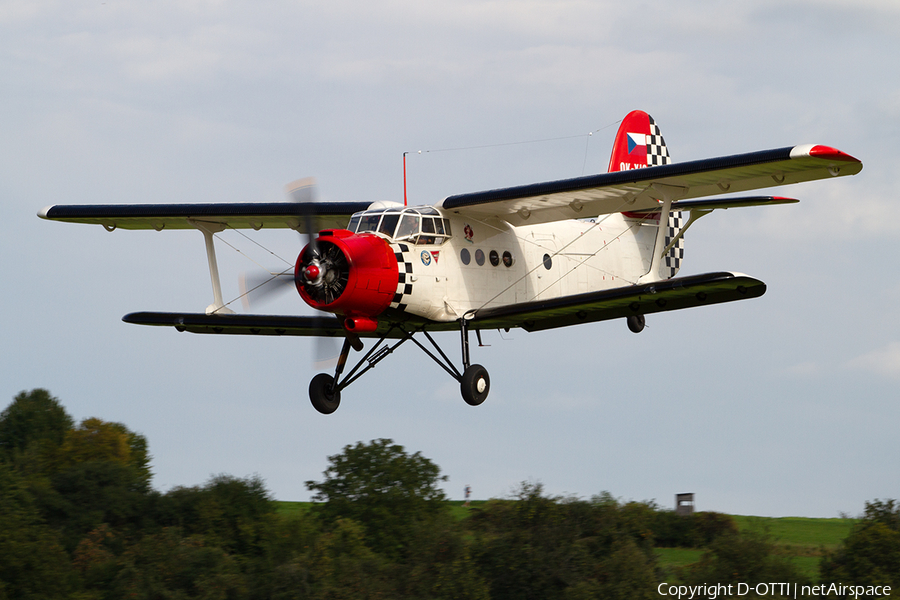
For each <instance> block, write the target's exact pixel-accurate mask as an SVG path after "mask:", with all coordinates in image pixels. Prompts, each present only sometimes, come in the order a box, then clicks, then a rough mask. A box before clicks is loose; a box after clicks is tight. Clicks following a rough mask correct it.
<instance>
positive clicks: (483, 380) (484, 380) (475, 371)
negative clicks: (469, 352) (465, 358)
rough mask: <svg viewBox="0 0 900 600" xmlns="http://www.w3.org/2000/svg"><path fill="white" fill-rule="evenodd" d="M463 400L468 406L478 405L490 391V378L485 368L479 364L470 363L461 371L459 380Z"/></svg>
mask: <svg viewBox="0 0 900 600" xmlns="http://www.w3.org/2000/svg"><path fill="white" fill-rule="evenodd" d="M459 388H460V391H461V392H462V397H463V400H465V401H466V404H468V405H470V406H478V405H479V404H481V403H482V402H484V400H485V398H487V396H488V392H490V391H491V378H490V377H489V376H488V372H487V369H485V368H484V367H482V366H481V365H471V366H470V367H469V368H468V369H466V370H465V372H463V375H462V379H461V380H460V382H459Z"/></svg>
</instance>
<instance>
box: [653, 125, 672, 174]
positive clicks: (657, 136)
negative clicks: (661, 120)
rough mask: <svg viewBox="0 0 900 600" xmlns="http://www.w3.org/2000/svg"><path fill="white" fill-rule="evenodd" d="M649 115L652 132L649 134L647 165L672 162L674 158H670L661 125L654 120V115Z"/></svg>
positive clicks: (654, 165)
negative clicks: (660, 130)
mask: <svg viewBox="0 0 900 600" xmlns="http://www.w3.org/2000/svg"><path fill="white" fill-rule="evenodd" d="M647 117H648V118H649V119H650V134H649V135H648V136H647V166H648V167H656V166H659V165H668V164H670V163H671V162H672V159H671V158H669V150H668V148H666V141H665V140H664V139H663V136H662V133H660V132H659V126H658V125H657V124H656V121H654V120H653V117H651V116H650V115H647Z"/></svg>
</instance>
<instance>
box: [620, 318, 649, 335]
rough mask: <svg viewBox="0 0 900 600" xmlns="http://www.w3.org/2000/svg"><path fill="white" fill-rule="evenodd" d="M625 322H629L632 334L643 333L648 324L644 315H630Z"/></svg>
mask: <svg viewBox="0 0 900 600" xmlns="http://www.w3.org/2000/svg"><path fill="white" fill-rule="evenodd" d="M625 320H626V321H628V329H630V330H631V331H632V333H640V332H642V331H643V330H644V325H646V324H647V320H646V319H645V318H644V315H628V316H627V317H626V318H625Z"/></svg>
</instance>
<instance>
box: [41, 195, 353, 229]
mask: <svg viewBox="0 0 900 600" xmlns="http://www.w3.org/2000/svg"><path fill="white" fill-rule="evenodd" d="M368 207H369V203H368V202H264V203H257V202H243V203H233V204H225V203H215V204H87V205H66V204H57V205H54V206H48V207H47V208H45V209H43V210H41V211H40V212H39V213H38V216H39V217H41V218H42V219H48V220H51V221H65V222H68V223H92V224H96V225H103V226H104V227H105V228H106V229H108V230H110V231H112V230H113V229H116V228H120V229H155V230H157V231H162V230H163V229H195V228H196V226H195V225H194V223H217V224H221V225H225V226H226V227H230V228H233V229H262V228H267V229H268V228H287V229H296V230H297V231H301V232H304V229H305V222H306V221H307V220H308V218H309V216H312V217H314V219H315V224H314V226H315V227H316V228H317V230H318V229H342V228H345V227H346V226H347V222H348V221H349V219H350V215H352V214H353V213H355V212H359V211H362V210H366V209H367V208H368Z"/></svg>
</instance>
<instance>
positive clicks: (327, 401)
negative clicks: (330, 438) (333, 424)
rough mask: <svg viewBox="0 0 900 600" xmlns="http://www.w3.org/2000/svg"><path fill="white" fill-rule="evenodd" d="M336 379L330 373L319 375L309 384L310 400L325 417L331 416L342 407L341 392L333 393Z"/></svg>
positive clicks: (335, 391)
mask: <svg viewBox="0 0 900 600" xmlns="http://www.w3.org/2000/svg"><path fill="white" fill-rule="evenodd" d="M332 385H334V377H332V376H331V375H329V374H328V373H319V374H318V375H316V376H315V377H313V378H312V381H310V382H309V400H310V402H312V405H313V408H315V409H316V410H317V411H319V412H320V413H322V414H323V415H330V414H331V413H333V412H334V411H336V410H337V408H338V406H340V405H341V392H340V391H339V390H334V391H332V389H331V386H332Z"/></svg>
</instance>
